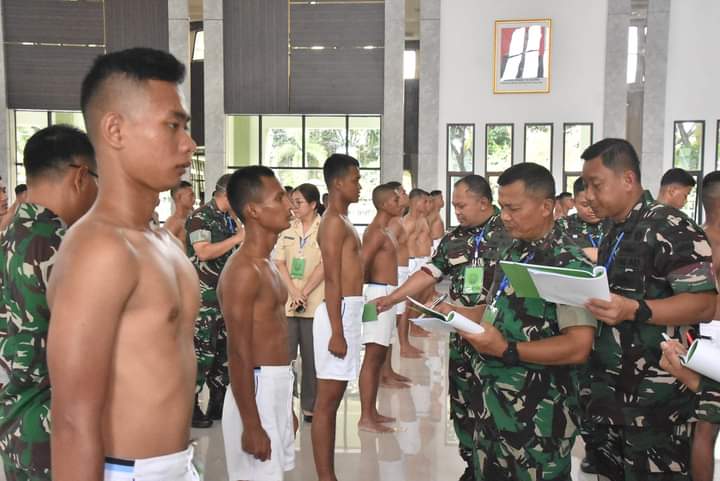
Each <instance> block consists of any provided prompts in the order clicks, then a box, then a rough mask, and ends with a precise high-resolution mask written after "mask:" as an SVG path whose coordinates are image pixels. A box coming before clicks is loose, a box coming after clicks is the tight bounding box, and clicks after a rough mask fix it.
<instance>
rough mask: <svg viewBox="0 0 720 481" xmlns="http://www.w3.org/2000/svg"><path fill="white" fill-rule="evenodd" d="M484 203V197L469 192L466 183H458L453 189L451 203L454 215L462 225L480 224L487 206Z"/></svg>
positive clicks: (485, 202)
mask: <svg viewBox="0 0 720 481" xmlns="http://www.w3.org/2000/svg"><path fill="white" fill-rule="evenodd" d="M486 204H487V201H486V199H484V198H483V197H480V196H479V195H477V194H475V193H474V192H470V190H469V189H468V186H467V185H466V184H459V185H458V186H457V187H455V189H454V190H453V194H452V205H453V208H454V209H455V217H457V220H458V222H459V223H460V225H461V226H463V227H472V226H475V225H478V224H480V221H481V220H482V218H483V214H484V213H485V209H486V207H487V205H486Z"/></svg>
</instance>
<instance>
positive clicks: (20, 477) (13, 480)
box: [0, 455, 52, 481]
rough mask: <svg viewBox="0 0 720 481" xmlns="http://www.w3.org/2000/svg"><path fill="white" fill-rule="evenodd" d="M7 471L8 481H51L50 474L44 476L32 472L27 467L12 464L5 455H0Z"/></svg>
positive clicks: (6, 478)
mask: <svg viewBox="0 0 720 481" xmlns="http://www.w3.org/2000/svg"><path fill="white" fill-rule="evenodd" d="M0 459H1V460H2V463H3V468H4V470H5V480H6V481H50V480H51V479H52V478H51V477H50V473H49V472H48V473H47V474H42V473H38V472H31V471H29V470H28V469H27V467H19V466H16V465H15V464H13V463H12V461H11V460H10V459H8V458H7V457H6V456H5V455H0Z"/></svg>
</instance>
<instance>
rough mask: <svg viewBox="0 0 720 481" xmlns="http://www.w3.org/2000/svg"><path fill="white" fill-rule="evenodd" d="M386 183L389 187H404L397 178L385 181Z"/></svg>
mask: <svg viewBox="0 0 720 481" xmlns="http://www.w3.org/2000/svg"><path fill="white" fill-rule="evenodd" d="M385 185H387V186H388V187H392V188H393V189H399V188H400V187H402V184H401V183H400V182H398V181H397V180H391V181H390V182H385Z"/></svg>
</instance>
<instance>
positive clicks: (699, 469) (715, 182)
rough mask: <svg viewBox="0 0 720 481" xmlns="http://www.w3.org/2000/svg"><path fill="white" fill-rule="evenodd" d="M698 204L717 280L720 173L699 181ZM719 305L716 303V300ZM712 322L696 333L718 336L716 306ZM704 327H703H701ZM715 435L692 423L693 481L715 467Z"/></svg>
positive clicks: (703, 479) (708, 478)
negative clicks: (699, 194)
mask: <svg viewBox="0 0 720 481" xmlns="http://www.w3.org/2000/svg"><path fill="white" fill-rule="evenodd" d="M701 192H702V204H703V208H704V209H705V215H706V217H707V219H706V220H705V225H704V226H703V229H705V234H706V235H707V238H708V241H709V242H710V248H711V249H712V258H713V270H714V271H715V279H720V172H719V171H715V172H711V173H710V174H708V175H706V176H705V178H704V179H703V182H702V190H701ZM718 302H719V303H720V301H718ZM714 318H715V319H716V320H715V321H713V322H712V323H710V324H709V325H708V324H703V325H701V327H700V330H701V331H703V330H704V328H707V327H709V328H710V330H712V331H714V332H712V334H715V335H720V322H719V321H718V320H720V305H718V306H717V307H716V309H715V316H714ZM705 326H707V327H705ZM717 436H718V425H716V424H711V423H709V422H707V421H698V422H697V423H696V424H695V435H694V436H693V443H692V452H691V454H690V471H691V474H692V479H693V481H712V479H713V474H714V473H713V471H714V467H715V462H714V450H715V440H716V439H717Z"/></svg>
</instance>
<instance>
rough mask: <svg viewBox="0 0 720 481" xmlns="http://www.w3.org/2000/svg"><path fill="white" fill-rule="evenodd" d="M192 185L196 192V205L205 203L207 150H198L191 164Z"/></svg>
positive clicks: (202, 148)
mask: <svg viewBox="0 0 720 481" xmlns="http://www.w3.org/2000/svg"><path fill="white" fill-rule="evenodd" d="M190 183H191V184H192V185H193V190H194V191H195V205H196V207H199V206H200V204H201V203H204V202H205V148H204V147H200V148H198V149H197V150H196V151H195V153H194V154H193V158H192V163H191V164H190Z"/></svg>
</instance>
